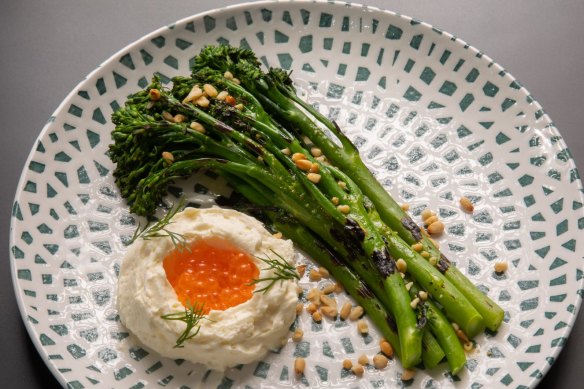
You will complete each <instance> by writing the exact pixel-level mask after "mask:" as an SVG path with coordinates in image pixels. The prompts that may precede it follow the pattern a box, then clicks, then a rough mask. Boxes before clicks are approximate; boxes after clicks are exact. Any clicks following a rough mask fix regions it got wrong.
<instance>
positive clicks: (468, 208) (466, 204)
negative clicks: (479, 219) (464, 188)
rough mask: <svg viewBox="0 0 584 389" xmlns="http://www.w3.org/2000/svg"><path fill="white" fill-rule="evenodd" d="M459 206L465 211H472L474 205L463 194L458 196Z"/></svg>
mask: <svg viewBox="0 0 584 389" xmlns="http://www.w3.org/2000/svg"><path fill="white" fill-rule="evenodd" d="M460 206H461V207H462V209H463V210H464V211H465V212H468V213H473V211H474V205H473V203H472V201H470V199H469V198H468V197H465V196H463V197H461V198H460Z"/></svg>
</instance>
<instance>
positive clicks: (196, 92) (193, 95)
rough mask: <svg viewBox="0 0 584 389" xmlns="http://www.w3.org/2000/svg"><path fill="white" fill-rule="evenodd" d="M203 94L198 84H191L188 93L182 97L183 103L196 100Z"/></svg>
mask: <svg viewBox="0 0 584 389" xmlns="http://www.w3.org/2000/svg"><path fill="white" fill-rule="evenodd" d="M201 96H203V90H202V89H201V88H199V86H198V85H195V86H193V88H192V89H191V90H190V92H189V94H188V95H187V96H186V97H185V98H184V99H183V101H182V102H183V103H189V102H191V101H193V100H197V99H198V98H199V97H201Z"/></svg>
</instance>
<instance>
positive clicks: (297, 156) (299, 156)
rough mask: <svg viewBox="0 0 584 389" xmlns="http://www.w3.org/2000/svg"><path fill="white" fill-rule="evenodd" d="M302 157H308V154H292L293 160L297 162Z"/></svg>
mask: <svg viewBox="0 0 584 389" xmlns="http://www.w3.org/2000/svg"><path fill="white" fill-rule="evenodd" d="M301 159H306V155H304V154H302V153H294V154H292V161H294V162H296V161H299V160H301Z"/></svg>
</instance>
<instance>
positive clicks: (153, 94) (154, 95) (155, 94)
mask: <svg viewBox="0 0 584 389" xmlns="http://www.w3.org/2000/svg"><path fill="white" fill-rule="evenodd" d="M148 97H150V100H152V101H157V100H160V91H159V90H158V89H150V91H148Z"/></svg>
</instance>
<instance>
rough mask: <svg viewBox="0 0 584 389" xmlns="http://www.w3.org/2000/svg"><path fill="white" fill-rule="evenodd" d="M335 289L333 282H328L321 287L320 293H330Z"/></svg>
mask: <svg viewBox="0 0 584 389" xmlns="http://www.w3.org/2000/svg"><path fill="white" fill-rule="evenodd" d="M334 291H335V284H328V285H327V286H325V287H324V288H322V294H331V293H333V292H334Z"/></svg>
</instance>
